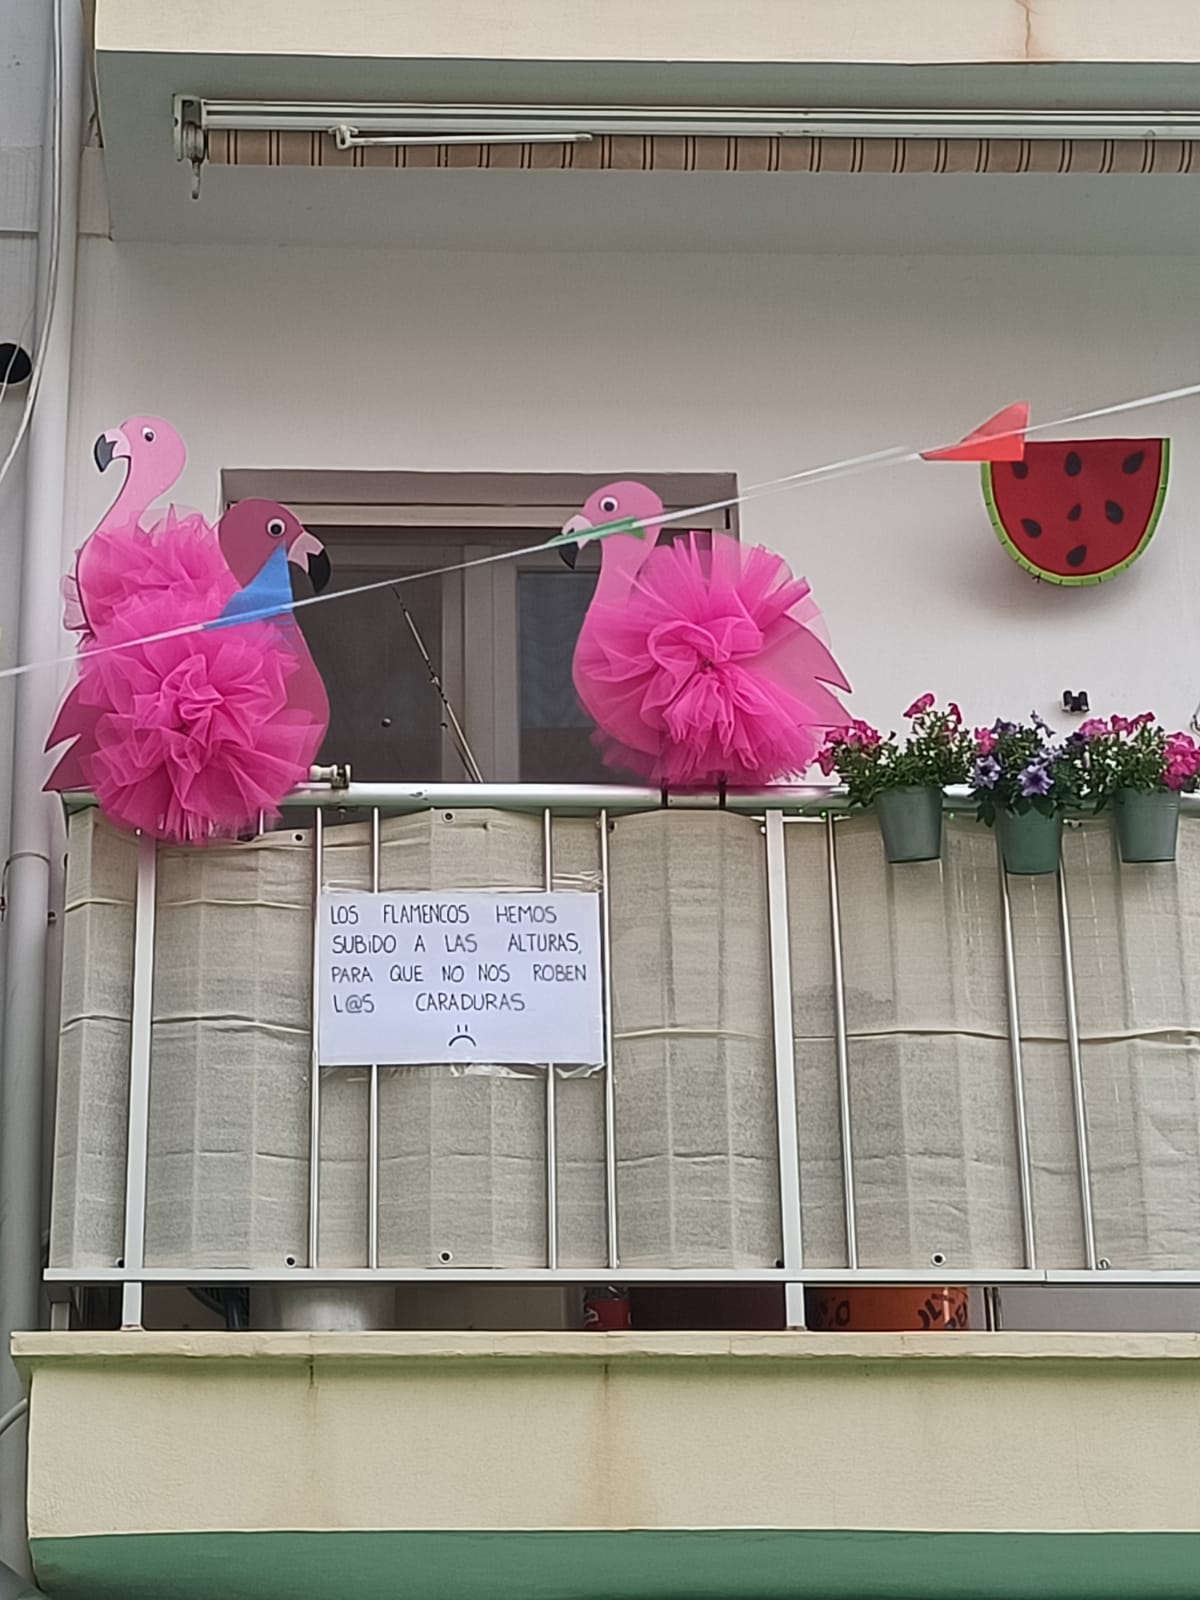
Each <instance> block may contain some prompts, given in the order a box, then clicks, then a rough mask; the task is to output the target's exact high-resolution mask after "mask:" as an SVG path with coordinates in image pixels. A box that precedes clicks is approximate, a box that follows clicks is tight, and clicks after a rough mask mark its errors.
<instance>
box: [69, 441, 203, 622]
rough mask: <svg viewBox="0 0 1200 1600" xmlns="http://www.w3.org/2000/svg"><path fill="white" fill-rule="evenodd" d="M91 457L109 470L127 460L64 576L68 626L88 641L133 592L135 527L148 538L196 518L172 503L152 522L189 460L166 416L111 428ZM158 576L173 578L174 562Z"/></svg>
mask: <svg viewBox="0 0 1200 1600" xmlns="http://www.w3.org/2000/svg"><path fill="white" fill-rule="evenodd" d="M92 457H93V459H94V460H95V463H96V465H97V467H98V468H99V469H100V471H101V472H107V471H108V469H109V467H110V466H111V465H112V464H113V462H114V461H124V462H125V463H126V468H125V479H124V482H123V483H122V484H121V487H120V489H119V490H118V492H117V495H116V498H115V499H114V500H113V502H112V504H111V505H110V506H109V508H108V510H107V511H106V512H105V513H104V515H103V516H102V517H101V519H100V521H99V522H98V523H97V524H96V527H95V528H94V529H93V531H92V533H91V535H90V537H89V538H87V539H85V540H84V542H83V544H82V545H81V546H80V547H79V549H78V550H77V551H76V553H75V568H74V571H73V572H71V573H69V574H68V575H67V576H66V577H65V578H64V579H63V585H62V589H63V601H64V615H63V624H64V626H65V627H66V628H68V629H69V630H70V631H71V632H72V633H78V634H80V635H82V642H84V643H86V642H87V641H88V640H89V639H92V638H94V637H95V633H96V628H97V627H102V626H103V625H104V623H105V621H106V619H107V617H108V615H109V613H110V612H111V610H112V608H113V607H114V606H118V605H120V604H121V603H122V601H123V600H124V599H125V598H126V596H127V595H128V593H129V584H130V581H131V580H130V576H129V566H130V563H129V561H128V549H127V548H126V545H125V539H127V538H128V536H129V535H130V534H131V533H132V532H134V531H135V530H140V531H141V532H142V533H143V534H144V535H145V537H146V538H147V539H149V538H150V537H151V536H152V535H160V534H163V535H170V534H172V533H174V532H175V531H176V530H177V529H178V528H179V527H180V526H182V525H184V524H186V523H189V522H191V521H193V520H194V519H193V518H191V517H186V516H185V517H182V518H181V517H180V515H179V514H178V513H177V512H176V510H175V508H174V506H171V507H169V508H168V509H167V511H166V512H165V513H164V514H163V515H162V516H160V517H159V518H158V519H156V522H155V524H154V525H153V526H151V525H148V513H149V510H150V507H151V506H152V505H153V504H154V502H155V501H156V500H158V499H159V498H160V497H161V496H162V495H165V494H166V492H167V490H168V489H170V488H171V487H172V485H173V484H175V483H176V482H177V481H178V479H179V475H180V473H182V471H183V469H184V466H185V464H186V462H187V447H186V446H185V445H184V442H183V440H182V439H181V438H180V436H179V434H178V433H177V432H176V430H175V429H174V428H173V427H172V426H171V424H170V423H169V422H164V421H163V420H162V418H161V417H130V418H129V419H128V420H127V421H126V422H123V423H122V424H121V426H120V427H119V428H109V429H108V430H107V431H106V432H104V433H102V434H101V435H100V437H99V438H98V439H97V440H96V442H95V444H94V445H93V446H92ZM122 536H124V538H123V537H122ZM168 561H169V557H168ZM139 565H141V566H142V573H141V581H142V582H143V583H152V584H153V583H155V582H156V574H155V572H154V571H152V570H149V568H148V567H147V565H145V564H143V563H139ZM150 565H151V566H153V563H151V564H150ZM157 579H158V581H159V582H162V583H166V584H169V583H171V582H172V581H173V574H172V573H171V570H170V568H169V566H168V567H167V569H166V570H163V571H161V572H159V573H158V574H157ZM85 595H86V596H88V597H89V600H88V601H87V602H85V598H84V597H85Z"/></svg>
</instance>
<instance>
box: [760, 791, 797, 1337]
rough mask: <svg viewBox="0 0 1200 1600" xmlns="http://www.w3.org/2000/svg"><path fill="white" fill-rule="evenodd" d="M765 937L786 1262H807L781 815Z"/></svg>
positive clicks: (788, 1296) (791, 1318)
mask: <svg viewBox="0 0 1200 1600" xmlns="http://www.w3.org/2000/svg"><path fill="white" fill-rule="evenodd" d="M765 835H766V855H767V863H766V864H767V937H768V946H769V951H770V963H771V1026H772V1032H773V1039H774V1054H775V1122H776V1128H777V1136H778V1140H779V1212H780V1238H781V1242H782V1247H783V1265H784V1267H785V1268H787V1269H788V1270H789V1271H793V1272H798V1271H799V1270H800V1269H801V1268H802V1267H803V1266H804V1237H803V1213H802V1210H801V1193H800V1145H799V1134H798V1130H797V1117H796V1041H795V1030H794V1026H793V1022H792V949H791V930H790V927H789V923H788V883H787V844H786V839H785V835H784V828H783V815H782V813H781V812H779V811H769V812H768V813H767V817H766V826H765ZM785 1300H786V1320H787V1326H788V1327H789V1328H803V1327H804V1323H805V1317H804V1287H803V1285H802V1284H800V1285H795V1286H793V1285H791V1284H789V1285H788V1287H787V1289H786V1291H785Z"/></svg>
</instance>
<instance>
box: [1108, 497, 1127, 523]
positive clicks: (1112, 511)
mask: <svg viewBox="0 0 1200 1600" xmlns="http://www.w3.org/2000/svg"><path fill="white" fill-rule="evenodd" d="M1104 515H1105V516H1106V517H1107V518H1108V520H1109V521H1110V522H1112V523H1114V524H1115V523H1118V522H1124V521H1125V508H1124V506H1121V505H1118V504H1117V502H1116V501H1115V500H1106V501H1105V502H1104Z"/></svg>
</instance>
